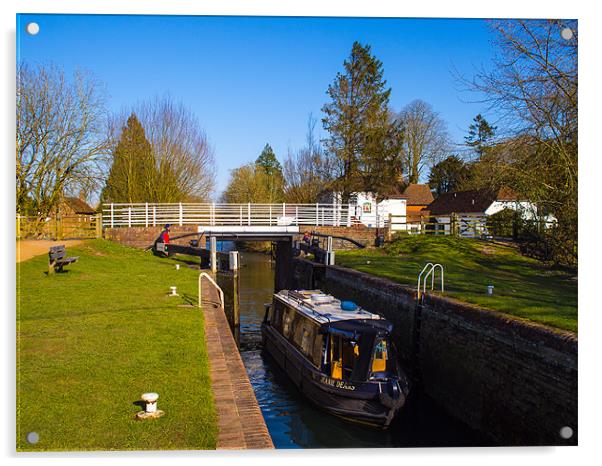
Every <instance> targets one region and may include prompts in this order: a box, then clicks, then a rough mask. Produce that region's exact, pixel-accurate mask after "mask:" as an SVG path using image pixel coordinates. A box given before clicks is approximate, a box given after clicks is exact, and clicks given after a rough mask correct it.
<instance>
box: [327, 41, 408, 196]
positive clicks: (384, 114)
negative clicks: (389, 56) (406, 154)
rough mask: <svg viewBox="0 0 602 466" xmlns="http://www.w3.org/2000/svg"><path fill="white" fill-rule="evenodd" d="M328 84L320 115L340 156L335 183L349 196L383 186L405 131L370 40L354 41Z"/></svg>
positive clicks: (390, 176)
mask: <svg viewBox="0 0 602 466" xmlns="http://www.w3.org/2000/svg"><path fill="white" fill-rule="evenodd" d="M343 67H344V71H343V72H342V73H341V72H339V73H337V75H336V78H335V80H334V82H333V83H332V84H331V85H329V86H328V91H327V94H328V96H329V97H330V102H328V103H327V104H325V105H324V107H323V108H322V111H323V112H324V114H325V117H324V118H323V120H322V123H323V125H324V129H325V130H326V131H328V132H329V134H330V137H329V138H328V139H327V140H325V141H324V142H325V147H326V150H327V151H328V153H329V154H330V155H331V156H333V157H334V158H335V160H336V161H337V162H338V163H337V165H338V175H339V176H338V179H337V180H336V182H335V185H336V188H338V189H339V190H340V191H341V192H342V196H343V200H344V201H346V200H347V199H348V197H349V195H350V194H351V193H352V192H354V191H373V192H382V190H383V189H386V186H387V185H389V186H390V185H391V184H392V183H394V181H395V180H394V178H395V174H396V173H398V170H397V168H398V167H397V166H396V165H397V164H398V163H399V160H398V153H399V150H398V148H399V139H400V137H401V131H400V127H399V125H398V124H397V123H396V120H395V121H394V122H393V123H392V122H391V119H390V114H389V110H388V104H389V97H390V94H391V89H390V88H387V87H386V80H385V79H384V78H383V74H384V71H383V65H382V62H381V61H380V60H378V59H377V58H376V57H374V56H373V55H371V53H370V46H369V45H365V46H363V45H361V44H360V43H359V42H354V44H353V47H352V49H351V55H350V56H349V58H348V59H347V60H345V61H344V63H343Z"/></svg>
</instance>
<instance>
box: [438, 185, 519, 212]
mask: <svg viewBox="0 0 602 466" xmlns="http://www.w3.org/2000/svg"><path fill="white" fill-rule="evenodd" d="M494 201H518V196H517V195H516V193H515V192H514V191H512V190H511V189H509V188H501V189H499V190H497V191H495V190H490V189H475V190H470V191H459V192H453V193H443V194H441V195H440V196H439V197H438V198H437V199H435V200H434V201H433V202H432V203H431V204H430V205H429V206H428V209H429V210H430V211H431V214H432V215H445V214H451V213H482V212H485V211H486V210H487V208H488V207H489V206H490V205H491V204H492V203H493V202H494Z"/></svg>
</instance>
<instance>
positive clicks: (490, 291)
mask: <svg viewBox="0 0 602 466" xmlns="http://www.w3.org/2000/svg"><path fill="white" fill-rule="evenodd" d="M493 288H494V286H493V285H487V294H488V295H490V296H491V295H492V294H493Z"/></svg>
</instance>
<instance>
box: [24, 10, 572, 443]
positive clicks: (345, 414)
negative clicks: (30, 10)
mask: <svg viewBox="0 0 602 466" xmlns="http://www.w3.org/2000/svg"><path fill="white" fill-rule="evenodd" d="M577 42H578V27H577V22H576V21H575V20H565V19H554V20H524V21H519V20H504V21H487V20H474V19H473V20H463V19H419V18H415V19H403V18H397V19H396V18H390V19H377V18H325V17H324V18H311V17H310V18H299V17H296V18H293V17H290V18H289V17H234V16H232V17H203V16H116V15H113V16H112V15H98V16H95V15H64V14H54V15H44V14H22V15H18V16H17V126H16V127H17V135H16V143H17V151H16V153H17V164H16V167H17V168H16V170H17V172H16V199H17V205H16V211H17V240H18V248H19V254H18V271H17V273H18V280H17V283H18V288H17V330H18V334H17V344H18V364H17V382H18V383H17V449H18V450H20V451H56V450H163V449H165V450H185V449H192V450H204V449H264V448H265V449H271V448H350V447H369V448H380V447H435V446H458V447H459V446H463V447H470V446H527V445H576V444H577V434H578V428H577V275H576V265H577V256H576V251H577V236H576V232H577V228H576V225H577V169H576V167H577V139H576V134H577V93H576V90H577V60H576V57H577ZM542 44H543V45H542ZM544 45H545V47H544ZM544 49H545V51H546V52H545V55H546V59H545V60H543V59H542V54H543V53H544V52H542V50H544ZM509 63H513V66H512V67H511V68H508V67H507V66H505V65H507V64H509ZM475 64H479V66H476V65H475ZM265 303H269V304H268V305H265Z"/></svg>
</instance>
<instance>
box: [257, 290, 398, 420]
mask: <svg viewBox="0 0 602 466" xmlns="http://www.w3.org/2000/svg"><path fill="white" fill-rule="evenodd" d="M392 329H393V326H392V324H391V323H390V322H388V321H387V320H386V319H384V318H382V317H380V316H379V315H377V314H372V313H370V312H368V311H366V310H364V309H362V308H360V307H358V306H356V305H355V304H354V303H352V302H350V301H340V300H338V299H336V298H334V297H333V296H331V295H329V294H326V293H323V292H321V291H320V290H282V291H279V292H278V293H276V294H274V298H273V301H272V303H271V305H266V313H265V316H264V319H263V323H262V326H261V332H262V340H263V347H264V350H265V351H267V352H268V353H269V354H270V355H271V356H272V357H273V359H275V360H276V361H277V363H278V365H279V366H281V367H282V369H283V370H284V371H285V372H286V374H287V375H288V376H289V378H290V379H291V380H292V381H293V382H294V384H295V385H296V386H297V387H298V388H299V390H300V391H301V393H302V394H303V395H304V396H306V397H307V398H308V399H309V400H310V401H311V402H312V403H314V404H315V405H317V406H318V407H320V408H322V409H324V410H326V411H327V412H329V413H331V414H334V415H336V416H339V417H342V418H344V419H346V420H350V421H354V422H358V423H362V424H368V425H371V426H376V427H381V428H385V429H386V428H387V427H388V426H389V425H390V424H391V421H392V420H393V418H394V417H395V415H396V414H397V413H398V412H399V410H400V409H401V408H402V406H403V405H404V403H405V400H406V397H407V395H408V392H409V387H408V379H407V377H406V376H405V374H404V373H403V371H402V370H401V368H400V366H399V364H398V361H397V355H396V353H395V348H394V346H393V344H392V341H391V332H392Z"/></svg>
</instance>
